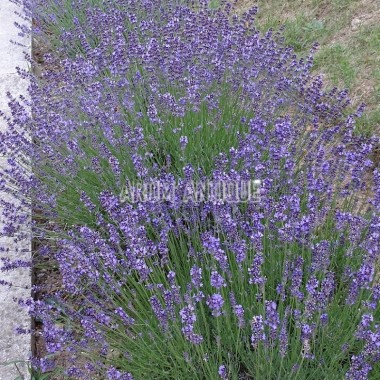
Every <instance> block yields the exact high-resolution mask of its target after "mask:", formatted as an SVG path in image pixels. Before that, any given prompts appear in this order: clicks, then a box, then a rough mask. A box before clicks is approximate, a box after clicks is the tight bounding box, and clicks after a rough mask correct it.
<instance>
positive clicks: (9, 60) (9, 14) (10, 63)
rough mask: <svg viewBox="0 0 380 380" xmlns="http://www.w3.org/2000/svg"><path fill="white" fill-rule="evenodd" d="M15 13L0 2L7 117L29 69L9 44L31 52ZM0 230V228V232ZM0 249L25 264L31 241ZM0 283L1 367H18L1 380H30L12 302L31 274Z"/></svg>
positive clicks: (25, 340) (2, 97)
mask: <svg viewBox="0 0 380 380" xmlns="http://www.w3.org/2000/svg"><path fill="white" fill-rule="evenodd" d="M15 12H19V13H20V12H21V9H20V7H18V6H17V5H15V4H13V3H11V2H10V1H9V0H0V110H2V111H4V112H6V113H7V110H9V108H8V101H9V100H8V99H7V97H6V92H7V91H10V92H11V93H12V95H15V96H17V95H21V94H22V95H24V96H26V94H27V83H26V81H25V80H22V79H20V77H19V76H18V75H17V73H16V67H17V66H18V67H21V68H24V69H26V68H27V67H28V65H27V61H26V60H25V58H24V54H23V51H24V50H25V48H23V47H20V46H16V45H14V44H12V43H11V42H10V40H13V41H18V42H21V43H23V44H24V45H26V46H28V49H30V45H31V44H30V41H29V39H28V38H25V39H24V40H22V39H21V37H19V36H18V33H19V30H18V29H17V27H16V26H15V25H14V22H18V23H24V22H25V21H24V20H20V18H19V17H18V16H17V15H16V14H15ZM4 128H6V124H5V123H4V121H3V120H2V119H0V130H4ZM5 164H6V157H0V165H5ZM5 197H7V199H9V196H8V195H6V194H4V193H2V192H0V198H1V199H4V198H5ZM0 207H1V206H0ZM0 223H1V222H0ZM1 227H2V226H1V225H0V229H1ZM0 246H7V247H8V248H9V253H2V252H0V257H4V256H6V257H8V258H10V259H11V260H12V259H16V258H17V259H23V260H27V259H29V258H30V251H31V250H30V246H31V242H30V241H22V242H19V243H18V244H17V247H15V244H14V243H13V241H12V239H10V238H7V237H1V236H0ZM25 249H26V252H25V253H20V250H25ZM16 250H18V251H19V252H17V251H16ZM0 267H1V264H0ZM0 280H5V281H7V282H11V283H12V284H13V285H14V286H13V287H11V288H7V287H5V286H0V323H1V327H2V328H1V334H0V363H4V362H5V363H9V362H16V361H17V362H18V363H17V365H15V364H10V365H5V366H4V365H0V380H15V379H17V380H21V379H23V380H24V379H25V380H26V379H30V375H29V372H28V370H27V364H26V362H27V360H28V358H29V357H30V355H31V343H30V336H29V335H27V334H23V335H19V334H17V333H16V332H15V329H16V328H17V327H22V328H24V329H26V330H28V329H30V318H29V316H28V314H27V312H26V311H25V310H23V309H21V308H20V307H19V306H18V305H17V303H16V302H14V299H15V298H28V297H30V285H31V276H30V270H29V269H19V270H17V271H9V272H0ZM25 287H29V289H25Z"/></svg>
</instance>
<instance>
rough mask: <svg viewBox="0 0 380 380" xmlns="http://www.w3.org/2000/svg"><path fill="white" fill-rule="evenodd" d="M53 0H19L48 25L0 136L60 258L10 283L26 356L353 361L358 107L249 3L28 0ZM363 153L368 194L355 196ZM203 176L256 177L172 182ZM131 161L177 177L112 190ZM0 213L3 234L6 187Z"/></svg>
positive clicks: (153, 365)
mask: <svg viewBox="0 0 380 380" xmlns="http://www.w3.org/2000/svg"><path fill="white" fill-rule="evenodd" d="M32 3H33V2H32ZM48 3H50V4H48ZM63 3H67V2H64V1H61V0H54V1H50V2H49V1H37V2H36V3H35V4H37V13H36V14H37V15H39V17H40V19H39V21H40V23H41V25H43V24H44V23H46V25H47V26H46V27H49V26H50V25H51V24H52V30H57V33H58V32H59V37H60V39H61V40H62V42H61V43H60V44H59V45H57V54H56V55H55V56H51V57H50V58H47V62H49V63H50V64H51V66H49V67H50V69H47V70H46V72H45V73H44V76H43V78H42V79H40V80H37V79H36V78H33V77H30V78H29V79H30V81H31V85H30V91H31V97H32V101H26V100H25V99H11V102H10V104H11V107H12V117H11V118H9V119H8V124H9V129H8V131H6V132H2V133H1V140H0V151H1V153H2V154H5V155H7V156H8V157H10V158H9V160H8V165H9V168H7V169H6V170H3V171H2V172H1V177H0V178H1V188H2V190H3V191H7V192H10V193H12V194H13V195H14V196H15V197H16V199H17V200H18V201H19V202H20V203H21V204H22V205H24V206H30V205H31V204H32V205H33V207H34V209H35V211H38V213H39V214H40V215H42V216H43V217H44V218H48V219H49V220H50V221H51V224H49V225H48V226H47V228H42V227H41V225H40V224H39V223H34V224H33V225H32V229H33V233H34V234H35V236H37V237H39V238H41V239H43V238H45V237H48V238H50V239H51V240H54V243H55V246H54V249H52V248H51V247H50V246H49V245H48V244H47V245H46V247H43V248H42V249H41V253H40V254H44V255H49V256H52V257H54V260H55V261H56V262H57V264H58V266H59V270H60V275H61V277H62V288H61V289H60V290H58V291H56V292H55V294H54V295H51V294H50V295H49V297H47V299H45V300H39V301H28V302H27V303H28V306H29V308H30V313H31V315H32V316H33V317H35V318H38V319H40V320H42V321H43V322H44V335H45V341H46V346H47V350H48V352H49V354H50V355H49V359H48V360H47V362H44V364H43V368H45V369H46V368H51V367H54V365H57V363H55V357H56V356H59V355H60V354H62V353H63V352H65V355H66V356H65V358H66V359H67V363H68V365H67V368H66V369H65V370H66V372H67V375H68V376H71V377H73V378H75V379H89V378H91V379H92V378H94V379H96V378H98V377H99V378H101V379H103V378H107V379H132V378H134V379H146V378H147V379H150V378H152V379H153V378H156V379H165V380H166V379H189V380H190V379H204V378H207V379H220V378H222V379H228V378H231V379H235V378H238V376H239V375H243V374H244V375H245V376H248V377H249V378H256V379H261V378H263V379H264V378H273V377H274V376H276V377H280V378H292V379H295V378H300V379H303V378H307V377H310V376H314V377H315V378H342V376H344V375H346V378H347V379H357V378H363V379H365V378H370V375H371V373H373V371H374V370H376V368H378V366H379V365H378V361H379V359H380V345H379V322H378V317H379V310H380V309H379V301H380V290H379V289H380V288H379V285H378V284H377V277H376V263H377V259H378V257H379V250H380V241H379V240H380V217H379V211H380V203H379V199H380V186H379V185H380V175H379V171H378V169H374V168H373V163H372V162H371V161H370V159H369V154H370V152H371V149H372V143H373V141H372V140H371V139H368V138H362V137H360V136H357V135H356V134H355V133H354V126H355V118H356V117H357V116H359V115H360V113H361V112H362V109H359V110H358V111H357V113H356V114H354V115H349V116H347V115H345V108H346V106H347V105H348V102H349V100H348V97H347V92H345V91H338V90H337V89H333V90H331V91H330V92H325V91H323V84H322V82H321V80H320V78H314V79H313V78H312V77H311V76H310V73H309V70H310V68H311V65H312V57H311V56H310V57H308V58H306V59H298V58H297V57H296V56H295V55H294V53H293V51H292V50H291V49H290V48H286V47H284V46H283V44H282V41H281V37H280V35H274V34H273V33H272V32H271V31H269V32H268V33H266V34H265V35H262V34H260V33H259V32H258V31H257V30H256V28H255V27H254V16H255V13H256V9H255V8H253V9H251V10H250V11H248V12H246V13H245V14H244V15H242V16H240V17H239V16H236V15H235V14H234V8H233V6H232V5H231V4H228V3H225V2H223V1H222V2H221V3H222V4H221V6H220V8H218V9H211V8H209V6H208V2H207V1H199V2H195V1H178V2H174V1H173V2H169V4H168V3H167V2H161V1H154V2H153V1H148V0H144V1H138V2H137V1H133V0H125V1H119V2H117V5H116V3H114V2H113V1H103V2H100V3H99V4H98V5H99V6H96V4H97V3H96V2H94V4H93V5H94V6H93V7H89V8H87V7H86V5H85V4H84V2H83V1H80V0H78V1H73V2H70V3H71V5H70V6H71V7H72V9H73V12H72V13H70V14H72V15H75V14H77V15H80V17H74V16H73V17H72V19H69V20H67V16H66V15H64V14H63V13H57V14H56V15H54V17H53V16H52V15H51V14H48V13H46V12H45V13H44V9H45V10H46V9H50V8H45V7H48V6H51V7H53V8H54V9H56V10H57V12H58V9H59V7H60V6H63V5H64V4H63ZM65 5H66V6H69V5H68V4H65ZM25 6H26V7H27V9H28V6H30V3H29V2H27V1H26V2H25ZM29 9H31V8H29ZM64 21H67V23H66V24H65V27H63V26H62V25H63V24H62V23H63V22H64ZM61 24H62V25H61ZM54 25H55V27H54ZM60 25H61V26H62V27H60ZM105 26H106V27H105ZM22 74H23V75H25V76H28V74H27V73H22ZM30 107H31V110H32V115H33V117H31V115H30V112H29V108H30ZM30 167H32V169H33V170H32V171H31V170H30ZM372 172H373V183H374V192H373V194H374V196H373V200H372V202H371V208H370V209H368V210H367V213H366V214H365V215H364V214H358V215H355V214H354V213H353V212H352V211H353V210H355V209H356V203H357V198H358V194H359V192H361V191H363V190H365V189H366V188H367V187H368V183H369V181H368V177H369V176H370V174H371V173H372ZM209 179H211V180H214V181H235V182H238V181H243V180H250V179H255V180H260V181H261V187H260V197H259V198H255V199H254V201H247V202H237V201H236V200H235V201H234V202H233V201H231V202H224V201H222V200H219V201H215V200H209V199H206V200H202V201H200V202H196V201H184V194H186V193H187V191H188V188H189V185H190V184H191V183H193V182H194V181H196V180H198V181H206V180H209ZM137 180H139V181H159V182H160V183H161V184H164V185H170V184H171V183H172V182H173V181H175V182H176V188H175V194H174V196H173V197H171V198H170V199H169V200H166V201H163V202H154V201H143V200H141V201H137V202H129V201H128V200H127V201H125V200H123V199H121V197H120V193H121V191H122V187H123V186H124V185H125V183H126V182H127V181H137ZM16 189H17V190H16ZM187 195H188V194H187ZM3 218H5V219H6V222H7V223H6V226H5V228H4V230H3V231H2V234H6V235H10V236H14V237H15V239H17V238H18V236H19V233H20V231H22V228H21V227H25V226H23V225H24V224H25V222H26V220H27V219H25V218H23V217H22V216H20V206H19V203H15V204H6V205H4V212H3ZM20 265H27V263H18V262H15V263H11V262H5V263H4V266H3V270H9V269H11V268H12V267H17V266H20ZM337 331H342V334H340V335H338V336H337V334H336V332H337ZM343 347H344V348H343ZM49 361H50V362H49Z"/></svg>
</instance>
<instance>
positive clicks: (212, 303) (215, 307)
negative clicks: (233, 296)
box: [206, 293, 224, 317]
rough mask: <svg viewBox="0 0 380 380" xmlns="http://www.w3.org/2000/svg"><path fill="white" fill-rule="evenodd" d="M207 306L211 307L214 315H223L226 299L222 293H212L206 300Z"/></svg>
mask: <svg viewBox="0 0 380 380" xmlns="http://www.w3.org/2000/svg"><path fill="white" fill-rule="evenodd" d="M206 304H207V306H208V307H209V308H210V309H211V312H212V315H213V316H214V317H219V316H220V315H222V308H223V305H224V299H223V297H222V296H221V295H220V294H217V293H216V294H212V295H211V296H210V297H209V298H208V299H207V301H206Z"/></svg>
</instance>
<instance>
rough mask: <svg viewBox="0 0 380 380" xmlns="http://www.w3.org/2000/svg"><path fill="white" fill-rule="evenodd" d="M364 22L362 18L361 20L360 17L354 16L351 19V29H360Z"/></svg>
mask: <svg viewBox="0 0 380 380" xmlns="http://www.w3.org/2000/svg"><path fill="white" fill-rule="evenodd" d="M361 24H362V20H360V18H357V17H356V18H354V19H353V20H352V21H351V29H352V30H358V29H359V27H360V26H361Z"/></svg>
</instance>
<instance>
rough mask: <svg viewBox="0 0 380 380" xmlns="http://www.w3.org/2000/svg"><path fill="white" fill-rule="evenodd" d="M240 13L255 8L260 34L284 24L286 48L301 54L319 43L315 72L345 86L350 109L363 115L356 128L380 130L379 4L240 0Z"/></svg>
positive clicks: (351, 0)
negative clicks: (358, 108)
mask: <svg viewBox="0 0 380 380" xmlns="http://www.w3.org/2000/svg"><path fill="white" fill-rule="evenodd" d="M237 5H238V7H239V9H240V10H242V11H244V10H246V9H247V8H250V7H251V6H253V5H258V6H259V14H258V16H257V22H258V25H259V27H260V29H261V30H266V29H268V28H273V29H277V28H278V27H279V26H280V25H283V24H285V26H286V29H285V37H286V42H287V44H288V45H290V46H292V47H294V49H295V51H296V52H297V53H298V54H300V55H302V54H306V53H307V52H308V51H309V49H310V48H311V46H312V45H313V42H315V41H317V42H318V43H319V45H320V47H319V50H318V52H317V54H316V56H315V65H314V72H315V73H318V74H322V75H323V76H324V78H325V80H326V82H327V83H328V85H331V86H333V85H338V86H339V87H344V88H348V89H349V90H350V94H351V97H352V99H353V108H355V107H356V106H357V105H358V104H360V103H361V102H364V103H365V104H367V112H366V113H365V115H364V116H363V117H362V118H361V120H360V123H359V124H358V127H359V128H360V130H361V131H363V132H364V131H368V132H370V133H373V132H376V133H377V134H378V133H379V131H380V1H377V0H376V1H374V0H288V1H284V0H238V2H237Z"/></svg>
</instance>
